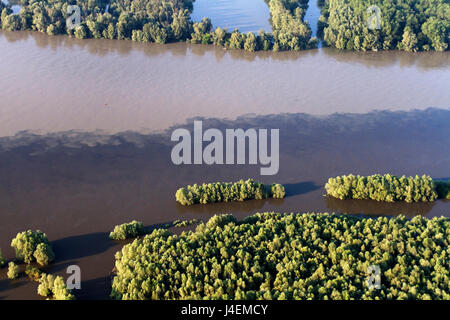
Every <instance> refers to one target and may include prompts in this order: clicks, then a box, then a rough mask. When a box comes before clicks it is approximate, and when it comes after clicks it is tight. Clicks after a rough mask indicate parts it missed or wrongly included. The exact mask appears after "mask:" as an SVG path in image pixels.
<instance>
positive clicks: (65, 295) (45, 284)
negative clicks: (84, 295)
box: [38, 273, 75, 300]
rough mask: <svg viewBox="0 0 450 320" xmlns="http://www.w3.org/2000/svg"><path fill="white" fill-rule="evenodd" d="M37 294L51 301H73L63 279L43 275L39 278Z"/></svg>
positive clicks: (73, 298) (72, 296)
mask: <svg viewBox="0 0 450 320" xmlns="http://www.w3.org/2000/svg"><path fill="white" fill-rule="evenodd" d="M38 294H39V295H40V296H43V297H46V298H48V299H53V300H75V296H74V295H73V294H72V291H71V290H70V289H69V288H68V287H67V285H66V283H65V282H64V279H63V277H61V276H56V277H55V276H54V275H51V274H45V273H44V274H42V275H41V277H40V278H39V286H38Z"/></svg>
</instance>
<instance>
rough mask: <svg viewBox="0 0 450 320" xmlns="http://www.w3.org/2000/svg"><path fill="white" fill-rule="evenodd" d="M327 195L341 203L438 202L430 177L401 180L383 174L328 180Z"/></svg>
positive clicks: (402, 178)
mask: <svg viewBox="0 0 450 320" xmlns="http://www.w3.org/2000/svg"><path fill="white" fill-rule="evenodd" d="M325 189H326V191H327V194H328V195H330V196H332V197H335V198H338V199H341V200H344V199H371V200H376V201H386V202H395V201H406V202H408V203H411V202H427V201H435V200H436V199H437V198H438V194H437V192H436V185H435V184H434V182H433V179H431V177H430V176H426V175H423V176H422V177H419V176H417V175H416V176H415V177H405V176H402V177H400V178H398V177H396V176H394V175H390V174H385V175H379V174H375V175H372V176H368V177H364V176H360V175H357V176H354V175H352V174H350V175H347V176H345V175H344V176H340V177H336V178H330V179H328V182H327V183H326V185H325Z"/></svg>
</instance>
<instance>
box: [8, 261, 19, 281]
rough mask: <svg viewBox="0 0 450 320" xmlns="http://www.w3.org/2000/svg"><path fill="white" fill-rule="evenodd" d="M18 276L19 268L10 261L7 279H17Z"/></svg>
mask: <svg viewBox="0 0 450 320" xmlns="http://www.w3.org/2000/svg"><path fill="white" fill-rule="evenodd" d="M19 274H20V267H19V266H18V265H17V264H15V263H14V262H13V261H11V262H10V263H9V264H8V272H7V273H6V275H7V276H8V279H17V278H18V277H19Z"/></svg>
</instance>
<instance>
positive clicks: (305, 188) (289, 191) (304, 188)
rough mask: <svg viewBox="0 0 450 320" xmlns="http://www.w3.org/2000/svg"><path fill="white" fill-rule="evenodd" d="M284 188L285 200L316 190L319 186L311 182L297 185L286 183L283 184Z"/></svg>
mask: <svg viewBox="0 0 450 320" xmlns="http://www.w3.org/2000/svg"><path fill="white" fill-rule="evenodd" d="M284 188H285V190H286V196H285V197H286V198H287V197H293V196H298V195H301V194H305V193H309V192H312V191H315V190H318V189H320V188H321V186H318V185H316V184H315V183H314V182H312V181H305V182H299V183H287V184H284Z"/></svg>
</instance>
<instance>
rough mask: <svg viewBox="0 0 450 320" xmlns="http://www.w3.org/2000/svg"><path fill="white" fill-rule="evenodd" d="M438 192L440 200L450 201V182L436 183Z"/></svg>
mask: <svg viewBox="0 0 450 320" xmlns="http://www.w3.org/2000/svg"><path fill="white" fill-rule="evenodd" d="M434 183H435V185H436V192H437V194H438V197H439V199H446V200H450V180H449V181H439V180H437V181H435V182H434Z"/></svg>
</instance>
